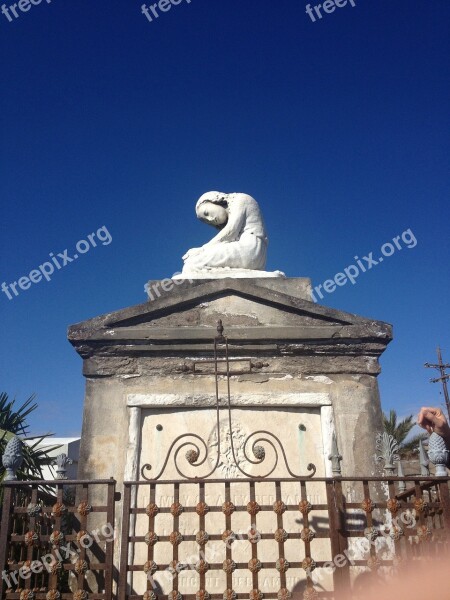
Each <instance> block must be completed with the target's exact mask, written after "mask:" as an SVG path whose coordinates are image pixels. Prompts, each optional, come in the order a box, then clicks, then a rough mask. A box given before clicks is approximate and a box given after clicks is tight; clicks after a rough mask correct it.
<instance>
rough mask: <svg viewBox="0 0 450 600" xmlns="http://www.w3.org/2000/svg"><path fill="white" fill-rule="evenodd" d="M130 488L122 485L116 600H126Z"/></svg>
mask: <svg viewBox="0 0 450 600" xmlns="http://www.w3.org/2000/svg"><path fill="white" fill-rule="evenodd" d="M131 486H132V484H130V483H126V484H124V492H123V519H122V536H121V541H120V572H119V594H118V600H126V597H127V588H128V581H127V579H128V540H129V536H130V514H131Z"/></svg>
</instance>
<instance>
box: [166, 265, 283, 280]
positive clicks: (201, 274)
mask: <svg viewBox="0 0 450 600" xmlns="http://www.w3.org/2000/svg"><path fill="white" fill-rule="evenodd" d="M226 277H233V278H239V279H249V278H257V279H261V278H265V277H286V275H285V274H284V273H283V272H282V271H254V270H252V269H232V268H231V267H222V268H220V269H205V270H204V271H185V270H184V269H183V272H182V273H180V274H179V275H174V277H173V279H225V278H226Z"/></svg>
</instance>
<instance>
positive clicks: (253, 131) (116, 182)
mask: <svg viewBox="0 0 450 600" xmlns="http://www.w3.org/2000/svg"><path fill="white" fill-rule="evenodd" d="M10 4H12V2H9V1H8V2H7V4H6V6H10ZM141 4H142V2H141V1H140V0H137V1H134V0H114V2H111V1H106V0H95V2H93V1H92V0H89V1H88V0H53V1H52V2H51V3H47V2H46V1H45V0H44V1H43V3H41V4H40V5H36V6H31V5H30V10H29V11H28V12H25V13H19V15H20V16H19V18H17V19H16V18H13V20H12V22H9V21H8V19H7V17H6V16H5V15H3V14H0V45H1V52H2V61H1V63H2V64H1V79H2V90H3V94H2V110H1V112H0V128H1V178H0V185H1V196H2V200H3V203H2V206H3V208H2V233H1V238H0V240H1V241H0V244H1V273H0V284H1V282H3V281H4V282H6V283H7V284H9V283H11V282H14V281H18V279H19V278H20V277H22V276H26V275H28V274H29V273H30V271H32V270H33V269H36V268H37V267H38V266H39V265H40V264H42V263H43V262H45V261H46V260H49V253H50V252H53V253H54V255H55V256H56V255H57V253H63V251H64V250H65V249H66V248H67V249H68V250H69V255H73V253H74V246H75V244H76V242H77V241H78V240H80V239H86V236H87V235H88V234H89V233H92V232H96V231H97V230H98V229H99V228H100V227H102V226H105V227H106V228H107V230H108V231H109V233H110V234H111V236H112V242H111V243H110V244H108V245H101V244H99V245H98V247H96V248H93V249H91V250H90V251H89V252H87V253H86V254H84V255H82V256H80V258H79V259H78V260H77V261H74V262H73V263H70V264H68V265H67V266H66V267H64V268H62V269H61V270H56V271H55V273H54V275H53V277H52V279H51V281H50V282H46V281H41V282H40V283H36V284H30V288H29V289H27V290H20V294H19V296H18V297H14V299H13V300H8V297H7V295H6V294H5V293H0V311H1V331H2V344H1V355H2V356H1V365H2V371H1V375H2V377H1V385H0V389H2V390H5V391H7V392H8V393H9V394H11V395H12V396H14V395H16V396H17V397H18V399H19V400H24V399H25V398H26V397H27V396H28V395H29V394H31V393H32V392H36V394H37V398H38V401H39V405H40V409H39V412H38V413H36V415H35V417H34V418H33V420H32V425H33V430H34V431H35V432H45V431H48V430H51V431H54V432H55V433H56V434H57V435H59V436H63V435H76V434H78V433H79V432H80V430H81V417H82V406H83V393H84V380H83V377H82V375H81V366H82V365H81V359H80V358H79V356H78V355H77V354H76V352H75V351H74V349H73V348H72V347H71V345H70V344H69V343H68V341H67V339H66V335H67V327H68V326H69V325H70V324H72V323H76V322H79V321H82V320H85V319H88V318H90V317H94V316H96V315H99V314H103V313H106V312H110V311H113V310H116V309H120V308H124V307H126V306H130V305H133V304H137V303H139V302H142V301H144V292H143V285H144V283H145V282H146V281H147V280H148V279H157V278H163V277H166V276H170V275H172V274H173V273H174V272H175V271H178V270H180V269H181V256H182V254H183V253H184V252H185V251H186V250H187V249H188V248H190V247H193V246H199V245H201V243H203V242H205V241H206V240H207V239H208V237H209V236H210V234H211V230H210V229H209V228H208V227H206V226H205V225H202V224H201V223H200V222H197V220H196V218H195V214H194V203H195V201H196V199H197V197H198V196H199V195H200V194H202V193H203V192H205V191H208V190H210V189H219V190H223V191H243V192H247V193H249V194H252V195H253V196H254V197H255V198H256V199H257V200H258V201H259V203H260V205H261V207H262V209H263V212H264V215H265V218H266V221H267V225H268V230H269V237H270V248H269V264H268V268H269V269H281V270H284V271H285V272H286V273H287V274H288V275H289V276H302V277H303V276H308V277H311V278H312V279H313V282H314V284H315V285H318V284H319V283H323V282H324V280H326V279H328V278H330V277H333V276H334V275H335V274H336V273H337V272H340V271H342V270H343V269H344V268H345V267H346V266H347V265H349V264H351V263H352V262H354V260H353V257H354V256H355V255H358V256H359V257H362V256H363V255H367V254H368V253H369V252H371V251H373V252H374V257H377V256H379V255H380V254H379V249H380V247H381V246H382V245H383V244H384V243H386V242H389V241H390V240H392V238H393V237H395V236H397V235H400V234H401V233H402V232H403V231H405V230H407V229H411V230H412V232H413V233H414V235H415V237H416V239H417V245H416V247H415V248H410V249H408V248H406V247H404V248H403V249H402V250H401V251H397V252H395V253H394V254H393V256H391V257H389V258H386V259H385V260H384V262H383V263H382V264H380V265H377V266H376V267H373V268H372V269H371V270H370V271H368V272H367V273H365V274H363V275H361V276H360V277H359V278H358V280H357V282H356V284H355V285H351V284H347V285H346V286H344V287H340V288H338V289H337V290H336V291H335V292H334V293H332V294H327V295H326V296H325V298H324V299H323V301H321V302H322V303H323V304H326V305H328V306H332V307H335V308H339V309H342V310H345V311H349V312H354V313H357V314H360V315H362V316H366V317H373V318H375V319H380V320H383V321H387V322H389V323H392V324H393V325H394V334H395V339H394V342H393V343H392V344H391V345H390V346H389V348H388V350H387V352H386V353H385V354H384V356H383V358H382V367H383V372H382V375H381V376H380V379H379V382H380V388H381V393H382V403H383V407H384V408H385V409H389V408H396V410H397V411H398V412H399V414H400V415H404V414H407V413H409V412H413V411H415V410H416V408H417V407H419V406H420V405H421V404H422V403H431V404H437V403H439V402H440V400H441V396H440V395H439V388H438V386H437V385H432V384H429V383H428V379H429V377H431V376H432V375H433V373H431V372H430V371H429V370H426V369H424V368H423V363H424V362H425V361H434V360H435V348H436V346H437V345H438V344H441V345H442V347H443V349H444V352H445V354H444V357H445V356H446V358H447V360H450V343H449V322H448V314H449V297H450V286H449V278H448V266H449V224H448V217H449V208H448V206H449V202H448V200H449V179H448V170H449V169H448V166H449V164H448V155H449V154H448V150H449V148H448V146H449V135H448V134H449V130H450V127H449V126H450V123H449V90H450V84H449V76H448V74H449V71H448V67H449V64H448V57H449V55H450V43H449V40H450V38H449V36H448V22H449V17H450V4H449V2H448V0H395V1H393V0H376V1H373V0H356V6H355V7H352V6H351V5H350V4H348V5H347V6H346V7H343V8H336V10H335V12H333V13H331V14H327V15H325V16H324V17H323V18H322V19H321V20H317V21H316V22H312V20H311V19H310V18H309V17H308V16H307V14H306V13H305V6H306V2H304V1H303V0H245V1H244V0H192V2H191V3H190V4H188V3H187V2H186V1H182V2H181V4H180V5H178V6H172V9H171V10H170V11H169V12H166V13H161V16H160V17H159V18H158V19H154V21H153V22H151V23H150V22H149V21H148V20H147V18H146V17H145V16H144V15H143V14H142V13H141V8H140V7H141ZM313 4H314V2H313Z"/></svg>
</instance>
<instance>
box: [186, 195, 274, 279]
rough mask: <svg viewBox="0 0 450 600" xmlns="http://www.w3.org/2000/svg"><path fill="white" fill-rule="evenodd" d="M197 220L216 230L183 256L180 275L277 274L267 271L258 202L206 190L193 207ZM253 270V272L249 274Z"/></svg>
mask: <svg viewBox="0 0 450 600" xmlns="http://www.w3.org/2000/svg"><path fill="white" fill-rule="evenodd" d="M195 212H196V214H197V217H198V218H199V219H200V221H203V222H204V223H206V224H208V225H212V226H213V227H215V228H216V229H217V230H218V233H217V235H216V236H214V237H213V238H212V239H211V240H210V241H209V242H208V243H206V244H204V245H203V246H202V247H201V248H192V249H191V250H189V251H188V252H186V254H185V255H184V256H183V260H184V267H183V272H182V275H183V276H190V277H192V276H193V277H195V276H197V277H208V276H212V277H254V276H259V277H264V276H265V277H280V276H283V274H282V273H281V272H280V271H275V272H273V273H268V272H266V271H264V269H265V266H266V256H267V244H268V241H269V240H268V239H267V235H266V230H265V227H264V221H263V218H262V215H261V211H260V209H259V206H258V203H257V202H256V200H255V199H254V198H252V197H251V196H249V195H248V194H224V193H222V192H207V193H206V194H203V196H201V197H200V198H199V200H198V202H197V204H196V206H195ZM252 271H253V273H252Z"/></svg>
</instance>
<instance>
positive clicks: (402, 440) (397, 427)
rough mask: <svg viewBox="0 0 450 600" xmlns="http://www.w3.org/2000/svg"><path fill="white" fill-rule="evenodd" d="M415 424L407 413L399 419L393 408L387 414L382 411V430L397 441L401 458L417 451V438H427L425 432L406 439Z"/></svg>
mask: <svg viewBox="0 0 450 600" xmlns="http://www.w3.org/2000/svg"><path fill="white" fill-rule="evenodd" d="M415 424H416V422H415V419H414V416H413V415H409V416H407V417H405V418H404V419H402V420H401V421H399V420H398V417H397V412H396V411H395V410H390V411H389V416H388V415H386V413H383V426H384V430H385V431H386V433H388V434H389V435H392V436H393V437H394V439H395V440H396V442H397V443H398V446H399V451H400V456H401V457H402V458H403V457H405V456H406V455H411V454H415V453H417V452H418V448H419V440H426V439H428V435H427V434H426V433H421V434H419V435H415V436H414V437H413V438H411V439H409V440H408V441H406V438H407V437H408V435H409V433H410V431H411V429H412V428H413V427H414V425H415Z"/></svg>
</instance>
